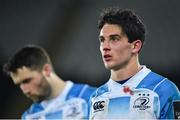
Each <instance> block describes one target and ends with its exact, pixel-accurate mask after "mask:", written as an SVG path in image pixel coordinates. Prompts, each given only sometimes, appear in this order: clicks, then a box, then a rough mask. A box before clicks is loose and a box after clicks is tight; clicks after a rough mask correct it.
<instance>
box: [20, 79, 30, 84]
mask: <svg viewBox="0 0 180 120" xmlns="http://www.w3.org/2000/svg"><path fill="white" fill-rule="evenodd" d="M30 81H31V78H27V79H25V80H23V81H22V83H23V84H27V83H29V82H30Z"/></svg>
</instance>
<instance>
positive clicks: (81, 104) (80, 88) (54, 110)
mask: <svg viewBox="0 0 180 120" xmlns="http://www.w3.org/2000/svg"><path fill="white" fill-rule="evenodd" d="M94 90H95V88H93V87H90V86H88V85H85V84H74V83H72V82H70V81H67V85H66V87H65V89H64V90H63V92H62V93H61V94H60V95H59V96H57V97H56V98H54V99H51V100H45V101H42V102H41V103H34V104H32V105H31V107H30V108H29V109H28V110H27V111H25V113H24V114H23V116H22V118H23V119H72V118H73V119H82V118H88V102H89V98H90V96H91V94H92V92H94Z"/></svg>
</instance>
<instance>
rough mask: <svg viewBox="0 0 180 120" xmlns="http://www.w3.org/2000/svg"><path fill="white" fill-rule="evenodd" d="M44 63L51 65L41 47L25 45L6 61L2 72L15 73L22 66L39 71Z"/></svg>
mask: <svg viewBox="0 0 180 120" xmlns="http://www.w3.org/2000/svg"><path fill="white" fill-rule="evenodd" d="M46 63H49V64H51V60H50V58H49V56H48V54H47V52H46V51H45V50H44V49H43V48H42V47H40V46H37V45H26V46H25V47H23V48H21V49H20V50H18V51H17V52H16V53H15V55H14V56H13V57H12V58H10V59H9V60H8V62H7V63H6V64H5V65H4V71H5V72H7V73H9V72H12V73H16V72H17V69H18V68H22V67H23V66H25V67H28V68H30V69H31V70H41V69H42V68H43V66H44V65H45V64H46Z"/></svg>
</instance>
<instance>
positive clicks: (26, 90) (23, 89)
mask: <svg viewBox="0 0 180 120" xmlns="http://www.w3.org/2000/svg"><path fill="white" fill-rule="evenodd" d="M20 88H21V90H22V91H23V93H24V94H27V93H29V88H28V86H27V85H26V84H23V83H21V84H20Z"/></svg>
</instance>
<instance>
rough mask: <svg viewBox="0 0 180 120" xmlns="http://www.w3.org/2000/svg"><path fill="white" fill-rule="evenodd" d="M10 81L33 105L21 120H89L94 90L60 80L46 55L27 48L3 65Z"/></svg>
mask: <svg viewBox="0 0 180 120" xmlns="http://www.w3.org/2000/svg"><path fill="white" fill-rule="evenodd" d="M4 68H5V70H6V72H7V73H9V74H10V76H11V78H12V80H13V82H14V83H15V84H16V85H18V86H19V87H20V89H21V90H22V92H23V93H24V94H25V95H26V96H27V97H28V98H30V99H31V100H32V101H33V102H34V103H33V104H32V105H31V106H30V108H29V109H28V110H26V111H25V112H24V114H23V115H22V118H23V119H72V118H73V119H84V118H88V102H89V98H90V96H91V94H92V92H93V91H94V90H95V88H93V87H90V86H88V85H85V84H74V83H73V82H71V81H66V82H65V81H63V80H62V79H61V78H60V77H59V76H58V75H57V74H56V73H55V71H54V69H53V65H52V63H51V60H50V58H49V56H48V54H47V52H46V51H45V50H44V49H43V48H42V47H40V46H36V45H27V46H25V47H23V48H22V49H20V50H19V51H17V52H16V54H15V55H14V56H13V57H12V58H11V59H10V60H9V61H8V63H7V64H5V66H4Z"/></svg>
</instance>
